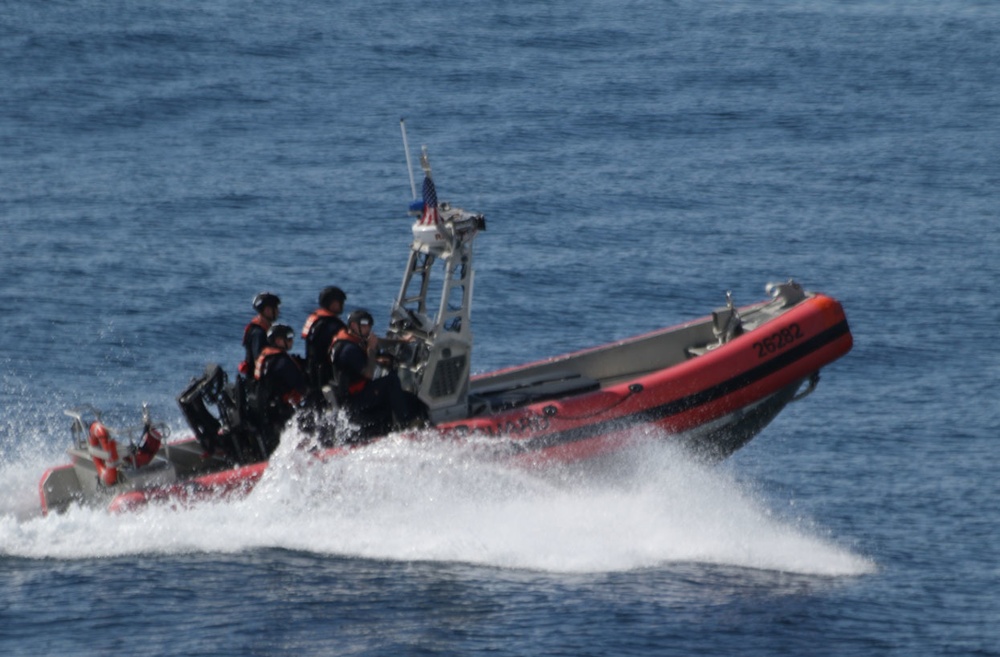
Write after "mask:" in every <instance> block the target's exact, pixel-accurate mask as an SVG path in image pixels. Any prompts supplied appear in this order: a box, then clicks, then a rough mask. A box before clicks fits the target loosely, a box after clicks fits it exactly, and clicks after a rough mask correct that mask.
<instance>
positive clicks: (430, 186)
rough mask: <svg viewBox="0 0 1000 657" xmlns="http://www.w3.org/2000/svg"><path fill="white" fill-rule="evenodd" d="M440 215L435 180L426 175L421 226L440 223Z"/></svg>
mask: <svg viewBox="0 0 1000 657" xmlns="http://www.w3.org/2000/svg"><path fill="white" fill-rule="evenodd" d="M440 221H441V217H440V216H438V195H437V190H436V189H434V181H433V180H431V177H430V176H424V214H423V215H422V216H421V217H420V225H421V226H433V225H436V224H438V223H440Z"/></svg>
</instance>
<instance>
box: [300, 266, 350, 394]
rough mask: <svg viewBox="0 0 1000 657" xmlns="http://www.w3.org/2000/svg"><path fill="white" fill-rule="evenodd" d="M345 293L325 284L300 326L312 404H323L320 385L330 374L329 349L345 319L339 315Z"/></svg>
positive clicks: (322, 384)
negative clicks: (316, 302) (313, 307)
mask: <svg viewBox="0 0 1000 657" xmlns="http://www.w3.org/2000/svg"><path fill="white" fill-rule="evenodd" d="M346 300H347V295H346V294H344V291H343V290H341V289H340V288H339V287H334V286H330V287H325V288H323V290H322V291H321V292H320V293H319V308H317V309H316V310H315V311H314V312H313V314H311V315H309V318H308V319H306V323H305V325H304V326H303V327H302V337H303V339H305V341H306V377H307V378H308V379H309V388H310V391H309V397H310V399H309V401H310V403H311V404H313V405H315V406H320V407H321V406H325V405H326V403H325V399H324V397H323V392H322V390H323V386H325V385H326V384H328V383H329V382H330V379H331V378H332V377H333V369H332V366H331V364H330V349H331V347H332V346H333V338H334V336H336V335H337V334H338V333H339V332H340V331H341V329H343V328H344V322H343V321H341V319H340V314H341V313H342V312H344V301H346Z"/></svg>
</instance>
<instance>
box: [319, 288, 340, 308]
mask: <svg viewBox="0 0 1000 657" xmlns="http://www.w3.org/2000/svg"><path fill="white" fill-rule="evenodd" d="M346 300H347V295H346V294H344V291H343V290H341V289H340V288H339V287H334V286H332V285H331V286H330V287H324V288H323V291H322V292H320V293H319V305H320V307H321V308H326V307H327V306H329V305H330V303H331V302H332V301H339V302H340V303H344V301H346Z"/></svg>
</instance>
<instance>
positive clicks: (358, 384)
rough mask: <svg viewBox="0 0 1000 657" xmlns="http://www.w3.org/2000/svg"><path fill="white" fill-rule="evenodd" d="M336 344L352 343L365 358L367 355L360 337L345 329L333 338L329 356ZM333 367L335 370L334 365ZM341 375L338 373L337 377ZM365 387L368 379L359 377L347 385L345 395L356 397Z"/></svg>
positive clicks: (341, 374)
mask: <svg viewBox="0 0 1000 657" xmlns="http://www.w3.org/2000/svg"><path fill="white" fill-rule="evenodd" d="M338 342H353V343H354V344H356V345H358V347H360V349H361V351H363V352H364V353H365V355H366V356H367V355H368V349H367V348H366V345H365V343H364V341H363V340H362V339H361V337H360V336H357V335H354V334H353V333H351V332H350V331H348V330H347V329H346V328H345V329H341V330H340V333H338V334H337V335H335V336H334V338H333V342H332V343H330V353H331V354H333V353H334V352H335V350H336V346H337V343H338ZM334 367H335V368H336V365H335V366H334ZM343 375H344V374H343V372H339V373H338V374H337V376H338V377H342V376H343ZM367 385H368V379H367V378H365V377H361V378H359V379H358V380H357V381H352V382H351V383H349V384H348V385H347V394H348V395H351V396H353V395H356V394H358V393H359V392H361V391H362V390H364V389H365V386H367Z"/></svg>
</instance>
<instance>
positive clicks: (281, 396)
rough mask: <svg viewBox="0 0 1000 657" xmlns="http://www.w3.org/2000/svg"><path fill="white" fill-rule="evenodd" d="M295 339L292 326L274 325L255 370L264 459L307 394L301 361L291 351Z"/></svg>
mask: <svg viewBox="0 0 1000 657" xmlns="http://www.w3.org/2000/svg"><path fill="white" fill-rule="evenodd" d="M294 339H295V331H294V330H293V329H292V327H291V326H288V325H286V324H275V325H274V326H272V327H271V329H270V330H269V331H268V332H267V342H268V344H267V346H266V347H264V348H263V349H262V350H261V352H260V355H259V356H258V357H257V363H256V366H255V367H254V379H255V380H256V381H257V409H258V416H259V418H260V421H261V424H262V425H263V426H262V427H261V434H262V435H261V438H262V442H263V444H264V449H265V451H266V453H265V454H264V457H265V458H266V457H267V456H270V454H271V452H273V451H274V449H275V448H276V447H277V446H278V440H279V438H280V436H281V430H282V429H283V428H284V426H285V424H286V423H287V422H288V420H289V419H291V417H292V415H294V413H295V409H296V408H298V406H299V405H300V404H301V403H302V401H303V399H305V396H306V394H307V392H308V383H307V382H306V377H305V373H304V372H303V370H302V362H301V359H300V358H298V357H296V356H294V355H292V354H291V353H290V352H289V350H290V349H291V348H292V341H293V340H294Z"/></svg>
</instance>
